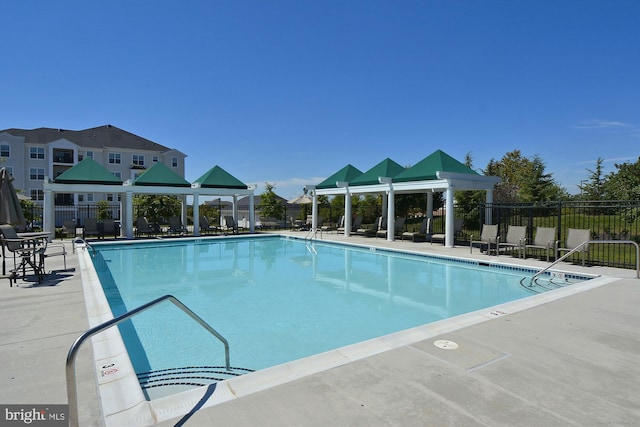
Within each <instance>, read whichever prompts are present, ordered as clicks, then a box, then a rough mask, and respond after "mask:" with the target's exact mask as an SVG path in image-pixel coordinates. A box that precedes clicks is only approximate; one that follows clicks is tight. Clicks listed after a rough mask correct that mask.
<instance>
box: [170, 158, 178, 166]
mask: <svg viewBox="0 0 640 427" xmlns="http://www.w3.org/2000/svg"><path fill="white" fill-rule="evenodd" d="M171 166H173V167H174V168H177V167H178V158H177V157H172V158H171Z"/></svg>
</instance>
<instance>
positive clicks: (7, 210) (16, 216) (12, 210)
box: [0, 168, 26, 225]
mask: <svg viewBox="0 0 640 427" xmlns="http://www.w3.org/2000/svg"><path fill="white" fill-rule="evenodd" d="M12 181H13V177H12V176H11V174H10V173H9V171H7V169H6V168H2V169H0V224H11V225H24V224H25V223H26V221H25V219H24V214H23V213H22V207H21V206H20V200H18V194H17V193H16V190H15V189H14V188H13V183H12Z"/></svg>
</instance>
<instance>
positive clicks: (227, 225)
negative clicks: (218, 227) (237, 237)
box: [223, 215, 238, 234]
mask: <svg viewBox="0 0 640 427" xmlns="http://www.w3.org/2000/svg"><path fill="white" fill-rule="evenodd" d="M223 230H224V231H225V234H226V232H227V231H229V230H231V232H232V233H233V234H238V224H237V223H236V220H235V219H234V218H233V216H231V215H225V216H224V227H223Z"/></svg>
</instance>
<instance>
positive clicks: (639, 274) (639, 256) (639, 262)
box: [529, 240, 640, 286]
mask: <svg viewBox="0 0 640 427" xmlns="http://www.w3.org/2000/svg"><path fill="white" fill-rule="evenodd" d="M598 243H607V244H610V243H615V244H619V243H625V244H632V245H634V246H635V247H636V278H637V279H640V246H639V245H638V243H637V242H635V241H633V240H586V241H584V242H582V243H580V244H579V245H578V246H576V247H575V248H573V249H571V250H570V251H569V252H567V253H566V254H564V255H563V256H561V257H560V258H558V259H557V260H555V261H553V262H552V263H551V264H549V265H548V266H547V267H545V268H543V269H542V270H540V271H538V272H537V273H536V274H534V275H533V276H531V279H529V286H532V284H533V281H534V280H535V278H536V277H538V276H540V275H541V274H542V273H544V272H546V271H547V270H549V269H550V268H551V267H553V266H554V265H556V264H557V263H559V262H560V261H562V260H564V259H566V258H567V257H568V256H569V255H572V254H574V253H576V252H578V251H579V250H580V249H582V247H583V246H585V245H589V244H598Z"/></svg>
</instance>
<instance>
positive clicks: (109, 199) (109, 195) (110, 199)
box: [107, 193, 113, 202]
mask: <svg viewBox="0 0 640 427" xmlns="http://www.w3.org/2000/svg"><path fill="white" fill-rule="evenodd" d="M107 202H113V194H111V193H107Z"/></svg>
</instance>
